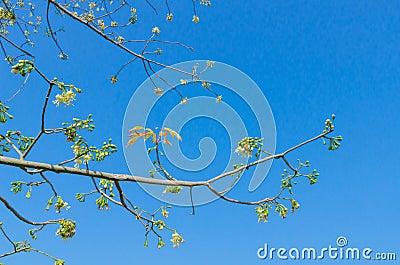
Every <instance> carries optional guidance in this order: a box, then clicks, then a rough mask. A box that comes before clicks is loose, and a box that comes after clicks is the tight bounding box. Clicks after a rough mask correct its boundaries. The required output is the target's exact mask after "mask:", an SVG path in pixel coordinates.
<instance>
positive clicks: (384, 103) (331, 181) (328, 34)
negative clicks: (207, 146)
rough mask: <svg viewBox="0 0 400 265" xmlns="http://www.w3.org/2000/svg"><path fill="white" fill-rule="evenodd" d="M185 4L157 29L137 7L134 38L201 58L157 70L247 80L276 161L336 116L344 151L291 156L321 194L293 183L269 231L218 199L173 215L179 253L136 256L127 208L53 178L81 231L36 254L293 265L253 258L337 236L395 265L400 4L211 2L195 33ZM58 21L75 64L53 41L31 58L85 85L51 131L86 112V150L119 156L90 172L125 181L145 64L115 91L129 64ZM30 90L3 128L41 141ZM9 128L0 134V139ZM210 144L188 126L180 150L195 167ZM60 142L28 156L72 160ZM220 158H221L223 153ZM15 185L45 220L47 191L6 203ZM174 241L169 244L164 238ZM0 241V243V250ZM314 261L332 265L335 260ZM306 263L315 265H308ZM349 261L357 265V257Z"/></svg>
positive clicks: (249, 213) (42, 241) (180, 57)
mask: <svg viewBox="0 0 400 265" xmlns="http://www.w3.org/2000/svg"><path fill="white" fill-rule="evenodd" d="M181 2H183V1H181ZM186 2H187V3H178V2H176V3H174V2H173V1H171V8H172V11H173V13H174V22H173V23H166V22H165V17H164V13H166V12H165V10H164V9H162V8H163V7H161V8H160V13H161V14H160V15H159V16H158V17H157V16H155V15H154V14H152V12H151V10H150V8H149V7H148V6H146V5H145V4H144V3H140V4H138V6H137V9H138V15H139V21H138V24H137V25H136V26H135V27H134V28H133V29H132V30H131V32H130V34H132V35H131V36H139V38H140V37H143V36H148V35H149V33H150V30H151V28H152V27H153V26H158V27H159V28H160V29H161V31H162V33H161V35H160V37H162V38H165V39H169V40H177V41H181V42H184V43H185V44H188V45H190V46H193V47H195V49H196V50H195V51H194V52H190V51H187V50H183V49H182V48H178V47H173V46H160V47H162V48H163V49H164V53H163V55H162V56H161V57H158V58H159V59H160V60H162V61H163V62H165V63H170V64H172V63H177V62H180V61H185V60H192V59H212V60H216V61H220V62H224V63H227V64H230V65H232V66H234V67H237V68H239V69H240V70H242V71H244V72H245V73H246V74H247V75H249V76H250V77H251V78H252V79H253V80H254V81H255V82H256V83H257V84H258V85H259V86H260V88H261V89H262V91H263V93H264V94H265V96H266V97H267V99H268V101H269V104H270V106H271V109H272V111H273V114H274V117H275V122H276V130H277V150H278V151H283V150H285V149H286V148H288V147H291V146H292V145H294V144H296V143H298V142H299V141H302V140H304V139H307V138H308V137H311V136H313V135H315V134H317V133H319V132H320V131H321V128H322V126H323V122H324V120H325V119H326V118H327V117H329V116H330V115H331V114H332V113H335V114H336V116H337V121H336V129H337V133H338V134H341V135H342V136H343V137H344V140H343V146H342V148H341V149H340V150H339V151H338V152H333V153H332V152H329V151H327V150H326V147H325V146H323V145H322V144H321V143H320V142H317V143H314V144H312V145H310V146H307V147H305V148H303V149H301V150H299V151H298V152H297V153H296V154H294V155H293V156H292V157H291V158H292V159H294V160H295V159H296V158H297V157H299V158H301V159H303V160H310V162H311V164H312V166H313V167H315V168H316V169H318V171H319V172H320V174H321V177H320V179H319V181H318V183H317V184H316V185H315V186H309V185H307V184H306V183H302V184H304V185H298V187H296V190H295V197H296V198H297V199H298V201H299V203H300V204H301V207H300V209H299V210H298V211H297V212H296V213H294V214H289V215H288V217H287V218H286V219H284V220H282V218H280V217H278V216H277V215H275V214H271V217H270V221H269V222H268V223H257V216H256V214H255V212H254V207H248V206H240V205H233V204H229V203H227V202H225V201H222V200H219V201H216V202H213V203H211V204H208V205H205V206H200V207H197V208H196V214H195V215H194V216H193V215H190V211H191V209H190V208H184V207H173V208H172V209H171V211H170V217H169V219H168V222H169V224H170V225H171V226H174V227H176V228H177V229H178V230H179V232H180V233H181V234H182V235H183V236H184V238H185V240H186V242H185V243H184V244H183V245H182V246H181V247H180V248H179V249H173V248H172V247H171V246H170V244H169V242H168V243H167V245H168V246H167V247H165V248H163V249H161V250H158V249H157V248H156V245H155V244H156V243H155V242H154V241H153V240H152V241H151V242H150V246H149V247H148V248H144V247H143V241H144V236H143V234H144V231H143V229H142V227H141V226H140V225H139V224H138V223H137V222H136V221H135V220H133V219H132V217H131V216H130V215H128V214H127V213H125V212H124V211H123V210H122V209H119V208H117V207H115V206H112V207H111V209H110V210H109V211H108V212H107V211H98V210H97V209H96V205H95V204H94V202H93V200H88V202H86V203H85V204H79V203H78V202H76V201H75V200H74V196H75V193H76V192H82V191H86V190H89V189H90V180H85V179H84V178H83V177H74V176H68V175H54V174H49V177H50V178H51V179H53V180H54V182H55V184H56V186H57V188H58V189H59V190H60V191H61V192H62V194H63V196H64V197H65V199H66V200H68V201H69V203H70V204H71V206H72V208H71V209H70V211H69V212H68V213H67V214H66V216H67V217H68V218H75V219H76V220H77V221H78V231H77V234H76V236H75V237H74V238H73V239H72V240H68V241H66V242H61V240H60V239H59V238H55V236H54V232H55V230H54V229H53V228H51V227H49V228H48V229H47V230H46V231H44V232H42V233H41V234H39V239H38V240H37V242H34V246H36V247H42V248H43V249H45V250H47V251H48V252H49V253H51V254H53V255H55V256H57V257H61V258H65V259H66V260H67V264H71V265H75V264H98V265H103V264H110V263H115V264H136V263H143V264H166V265H167V264H168V265H169V264H193V265H195V264H232V265H239V264H266V263H269V264H286V263H295V262H294V261H279V260H276V259H274V260H260V259H258V258H257V254H256V251H257V249H258V248H260V247H262V246H263V245H264V243H268V244H269V245H270V246H271V247H276V248H279V247H285V248H288V249H289V248H291V247H298V248H302V247H315V248H323V247H327V246H329V245H336V243H335V242H336V238H337V237H338V236H345V237H346V238H347V239H348V241H349V246H350V247H360V248H364V247H370V248H372V249H374V250H375V251H376V252H396V253H397V256H398V259H400V248H399V246H400V240H399V236H400V233H399V231H400V230H399V229H398V227H397V226H398V222H399V221H400V215H399V212H398V209H399V206H398V191H399V185H400V180H399V169H400V168H399V166H398V165H399V163H398V160H399V158H400V157H399V151H398V148H397V146H398V144H397V142H396V140H397V137H398V131H399V129H400V124H399V122H398V118H397V116H398V114H399V111H398V106H399V105H400V98H399V96H398V87H399V85H400V75H399V70H400V68H399V61H400V52H399V47H400V31H399V28H400V17H399V13H400V12H399V11H400V4H399V3H398V2H396V1H362V2H360V1H330V2H329V1H322V2H321V1H218V0H215V1H213V2H212V6H211V7H209V8H205V7H201V8H198V16H199V17H200V23H198V24H194V23H192V22H191V19H192V9H191V3H190V1H186ZM54 20H57V19H56V18H55V19H54ZM64 25H65V27H66V29H67V32H66V33H63V34H62V35H60V41H61V44H62V46H63V47H64V49H65V50H66V52H67V53H68V54H69V57H70V59H69V60H68V61H65V62H64V61H62V62H60V61H59V60H58V59H57V57H56V55H57V54H58V52H57V50H56V48H55V47H54V45H53V43H52V42H51V41H49V39H44V40H43V39H37V40H35V42H36V44H37V46H36V48H35V49H34V52H35V53H36V54H38V55H40V56H38V58H37V60H36V62H37V64H38V66H39V67H41V69H42V71H44V72H46V73H48V75H49V76H57V77H59V78H61V77H63V78H64V80H65V81H66V82H72V83H74V84H76V85H77V86H79V87H81V88H82V89H83V90H84V93H83V94H82V95H81V96H79V98H78V100H77V102H76V107H74V108H66V109H64V108H62V107H60V108H58V109H57V108H55V107H53V106H51V111H49V119H48V124H51V126H57V124H59V123H60V122H61V121H62V120H63V118H62V117H63V116H65V117H66V118H65V119H67V118H70V117H74V116H77V115H79V116H80V117H84V116H85V115H86V114H87V113H92V114H93V117H94V119H95V124H96V125H97V128H96V130H95V133H94V134H93V136H92V138H91V139H92V142H93V144H96V143H97V144H101V143H102V142H103V140H105V139H108V138H109V137H111V138H113V140H114V142H116V143H117V144H118V145H119V147H120V152H118V153H117V154H116V155H115V156H113V158H111V159H109V160H107V161H105V162H104V164H102V165H98V167H97V169H101V170H105V171H113V172H120V173H127V172H128V168H127V166H126V163H125V160H124V156H123V153H122V145H123V144H125V143H123V142H122V139H121V134H122V132H121V128H122V121H123V117H124V113H125V108H126V106H127V104H128V102H129V100H130V98H131V96H132V94H133V93H134V91H135V89H136V88H137V87H138V86H139V85H140V84H141V83H142V82H143V81H144V80H145V78H146V75H145V73H144V71H143V69H142V66H141V64H139V63H136V64H133V65H132V66H130V67H129V68H127V69H126V70H125V71H124V72H123V73H122V74H121V76H120V78H119V79H120V81H119V82H117V83H116V84H114V85H112V84H111V83H110V82H109V77H110V76H111V75H112V74H113V73H114V72H115V71H116V70H117V69H118V67H119V66H120V65H121V64H123V63H124V62H126V60H127V57H126V54H124V53H123V52H122V51H120V50H118V49H117V48H116V47H113V46H112V45H110V44H108V43H105V42H103V41H102V39H101V38H99V37H98V36H96V35H95V34H93V33H91V32H90V31H88V30H86V29H84V28H83V27H82V26H80V25H77V24H76V23H75V22H72V21H71V20H69V19H66V20H65V22H64ZM136 34H137V35H136ZM7 67H8V66H7V65H6V64H5V63H3V64H1V66H0V70H1V71H2V72H3V73H4V72H6V73H7V74H3V75H2V76H3V77H2V78H1V79H2V81H1V84H0V86H1V91H2V92H1V95H0V96H1V99H2V100H4V99H6V98H8V97H9V95H11V94H12V93H13V91H15V87H16V86H15V85H14V86H13V87H12V86H11V84H17V83H18V82H17V81H18V80H17V78H14V77H13V80H12V83H11V82H9V79H8V78H9V75H8V71H9V68H7ZM4 76H6V77H4ZM32 81H33V82H32V84H31V85H30V86H28V87H27V88H26V89H25V91H24V92H23V94H21V95H20V96H19V97H17V98H16V99H15V100H14V101H13V102H12V104H11V107H12V110H13V111H12V113H13V114H14V115H15V117H16V119H15V121H13V122H11V123H10V125H9V126H10V127H12V128H14V129H15V128H21V127H22V128H23V132H25V134H28V135H29V134H31V135H34V134H36V132H37V130H38V129H39V124H38V122H37V120H38V117H39V111H40V105H41V104H42V102H41V99H42V97H43V94H44V92H45V87H44V84H43V83H42V82H41V81H39V79H38V78H34V79H33V80H32ZM3 91H4V92H3ZM139 113H140V110H139ZM200 122H204V123H205V124H206V122H207V121H200ZM49 126H50V125H49ZM194 126H195V127H194V128H197V127H196V125H194ZM210 126H211V125H210ZM10 127H7V128H6V126H4V125H3V126H2V127H1V132H4V130H7V129H10ZM250 130H251V128H250ZM213 135H214V137H215V141H216V142H217V144H218V142H219V141H221V142H223V141H224V136H226V135H225V132H224V131H223V130H221V128H220V127H218V126H215V131H213ZM205 136H210V135H208V134H207V133H206V132H203V131H201V130H192V131H191V130H190V129H189V128H186V131H183V132H182V137H183V138H184V139H187V141H188V142H189V143H191V144H193V145H192V146H189V147H185V145H184V143H183V145H182V148H183V151H184V152H186V154H187V155H188V156H189V157H192V158H195V157H196V156H197V155H198V154H199V152H198V150H197V148H195V147H196V146H197V143H196V139H201V138H202V137H205ZM60 141H62V138H61V137H51V139H50V141H49V142H48V143H46V142H41V144H42V145H41V146H42V147H41V148H40V149H38V150H36V151H35V152H33V153H32V157H31V158H32V159H33V160H34V159H36V160H39V161H53V162H57V161H59V160H63V159H65V158H66V153H65V152H70V150H69V147H68V145H66V144H61V145H56V143H57V142H60ZM220 149H222V151H224V146H222V147H221V148H220ZM228 151H229V150H228ZM68 155H69V153H68ZM67 157H68V156H67ZM221 161H222V162H223V161H224V157H223V155H219V156H217V160H216V161H215V163H216V164H217V165H218V163H219V162H221ZM283 168H284V166H283V165H282V164H281V163H279V162H277V163H274V164H273V167H272V169H271V171H270V173H269V174H270V175H269V176H268V178H267V180H266V181H265V182H264V183H263V185H262V186H261V187H260V188H259V189H258V190H257V194H249V193H248V192H247V191H246V188H247V186H248V180H245V179H244V180H243V181H242V182H240V183H239V185H238V189H239V191H238V192H235V193H233V194H234V195H235V196H238V197H240V198H255V197H262V196H263V195H264V196H265V195H266V194H267V195H269V194H270V195H273V194H271V191H272V192H273V191H275V190H276V188H277V187H278V185H280V174H281V172H282V169H283ZM1 177H2V178H3V183H7V182H4V181H5V180H7V181H11V180H17V179H28V177H27V176H24V175H23V172H22V171H18V170H16V169H11V168H6V167H3V166H2V167H1ZM128 187H129V188H128V190H129V192H130V193H131V194H132V195H131V197H132V199H133V200H134V201H135V202H136V203H137V204H138V205H140V206H141V207H143V208H145V209H153V208H155V207H157V206H158V205H160V202H159V201H157V200H155V199H153V198H152V197H151V196H149V195H148V194H147V193H145V192H144V191H142V190H141V189H140V188H138V187H136V185H135V184H131V185H128ZM9 188H10V187H9V186H6V185H3V186H2V187H0V192H1V194H2V195H5V196H7V198H10V199H11V198H12V199H13V202H14V204H15V205H19V206H20V209H21V211H22V212H23V214H24V215H26V216H29V217H32V219H38V220H42V219H44V218H46V217H47V218H51V217H53V215H52V214H50V213H46V212H44V211H43V212H40V213H37V212H35V211H34V209H43V208H44V207H45V203H46V199H47V197H42V196H40V195H39V191H41V192H44V193H45V192H48V191H47V190H46V189H45V188H39V189H37V190H36V191H35V190H34V193H33V196H32V198H31V199H30V200H29V201H27V200H26V199H24V198H23V195H19V196H15V195H13V194H11V193H10V192H9ZM256 195H258V196H256ZM49 196H50V193H49ZM37 204H39V205H37ZM161 205H162V203H161ZM35 207H36V208H35ZM0 218H1V219H2V220H5V221H8V223H7V224H6V225H7V226H6V227H5V228H6V229H7V230H9V231H13V232H14V233H15V235H16V236H15V240H18V239H22V238H24V237H25V235H26V230H27V229H25V228H26V227H24V226H22V225H21V224H20V223H18V222H17V221H16V220H15V218H13V217H12V216H11V215H10V214H9V213H8V212H6V210H5V209H4V208H0ZM0 221H1V220H0ZM24 229H25V230H24ZM168 240H169V238H168V234H166V237H165V241H168ZM6 244H7V242H5V240H4V239H0V250H1V252H3V251H2V250H3V248H4V247H5V246H7V245H6ZM7 247H8V246H7ZM27 260H28V261H29V262H30V263H31V264H51V261H49V260H47V259H46V258H43V257H42V256H39V255H35V254H31V255H29V254H20V255H16V256H14V257H11V258H9V259H7V260H5V261H4V262H5V263H6V264H9V265H11V264H22V263H23V262H24V261H25V262H26V261H27ZM296 262H297V263H302V262H301V261H296ZM318 262H319V263H320V264H339V263H341V262H343V261H340V260H329V259H325V260H322V261H318ZM376 262H377V263H379V264H395V263H396V262H394V261H391V262H389V261H387V262H384V261H380V262H378V261H376ZM303 263H304V264H309V261H303ZM345 263H346V264H364V263H363V261H357V262H355V261H354V262H353V261H346V262H345Z"/></svg>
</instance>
